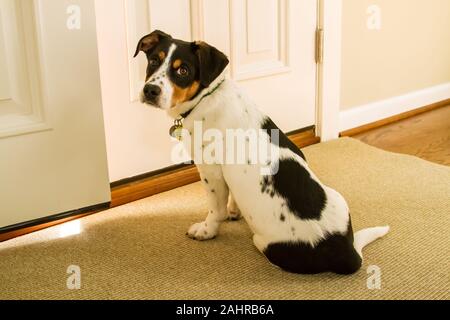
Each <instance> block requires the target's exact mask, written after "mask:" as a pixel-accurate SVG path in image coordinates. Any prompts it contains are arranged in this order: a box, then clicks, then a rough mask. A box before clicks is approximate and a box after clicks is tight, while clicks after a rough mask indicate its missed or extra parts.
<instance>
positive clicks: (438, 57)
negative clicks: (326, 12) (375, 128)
mask: <svg viewBox="0 0 450 320" xmlns="http://www.w3.org/2000/svg"><path fill="white" fill-rule="evenodd" d="M342 3H343V12H342V14H343V16H342V21H343V27H342V84H341V85H342V91H341V110H348V109H350V108H353V107H357V106H361V105H366V104H368V103H372V102H375V101H379V100H384V99H388V98H391V97H394V96H399V95H404V94H407V93H409V92H413V91H417V90H420V89H424V88H428V87H432V86H436V85H439V84H442V83H447V82H450V0H343V1H342ZM370 5H378V6H379V7H380V8H381V19H382V20H381V29H380V30H369V29H368V27H367V20H368V17H369V14H368V13H367V9H368V7H369V6H370Z"/></svg>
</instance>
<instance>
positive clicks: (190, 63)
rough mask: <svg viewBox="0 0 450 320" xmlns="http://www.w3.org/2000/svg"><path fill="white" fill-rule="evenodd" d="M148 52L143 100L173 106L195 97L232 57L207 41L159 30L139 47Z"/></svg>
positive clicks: (138, 51) (141, 42)
mask: <svg viewBox="0 0 450 320" xmlns="http://www.w3.org/2000/svg"><path fill="white" fill-rule="evenodd" d="M141 51H143V52H145V54H146V55H147V60H148V66H147V76H146V79H145V86H144V89H143V90H142V92H141V102H143V103H146V104H149V105H151V106H154V107H157V108H161V109H165V110H169V109H171V108H173V107H175V106H177V105H178V104H180V103H183V102H186V101H189V100H192V99H194V98H195V97H196V96H197V95H198V94H199V93H200V92H201V91H202V90H203V89H205V88H207V87H209V85H210V84H211V83H212V82H213V81H214V80H215V79H216V78H217V77H218V76H219V75H220V74H221V73H222V72H223V70H224V69H225V68H226V66H227V65H228V63H229V61H228V58H227V57H226V56H225V54H223V53H222V52H220V51H219V50H217V49H216V48H214V47H212V46H210V45H208V44H206V43H204V42H185V41H182V40H177V39H173V38H172V37H171V36H170V35H168V34H166V33H164V32H162V31H159V30H156V31H154V32H152V33H150V34H149V35H146V36H145V37H143V38H142V39H141V40H140V41H139V43H138V45H137V49H136V54H135V57H136V56H137V55H138V54H139V53H140V52H141Z"/></svg>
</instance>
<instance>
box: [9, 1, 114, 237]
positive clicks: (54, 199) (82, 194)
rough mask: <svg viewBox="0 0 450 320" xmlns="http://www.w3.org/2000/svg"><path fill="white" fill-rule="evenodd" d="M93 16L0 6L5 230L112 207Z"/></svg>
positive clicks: (38, 6) (62, 5) (89, 5)
mask: <svg viewBox="0 0 450 320" xmlns="http://www.w3.org/2000/svg"><path fill="white" fill-rule="evenodd" d="M69 5H76V6H79V8H80V12H81V13H82V15H81V28H80V29H77V30H69V29H68V28H67V27H66V22H67V19H68V17H69V16H68V15H67V14H66V12H67V8H68V7H69ZM93 9H94V4H93V2H92V1H90V0H78V1H53V0H40V1H38V0H34V1H30V0H2V1H1V2H0V11H1V15H0V16H1V30H2V31H3V37H0V40H2V44H1V45H0V49H2V48H3V50H4V51H3V54H1V53H0V58H1V59H4V62H3V64H0V67H2V68H6V69H7V72H4V73H2V74H0V77H1V80H0V84H2V85H1V87H2V89H3V90H5V89H4V88H6V86H5V85H4V83H6V84H8V87H7V88H8V91H4V92H7V93H8V94H7V95H3V97H2V98H0V228H1V227H5V226H9V225H13V224H16V223H22V222H26V221H29V220H34V219H38V218H42V217H47V216H50V215H53V214H59V213H63V212H67V211H71V210H76V209H80V208H84V207H88V206H92V205H96V204H100V203H105V202H108V201H110V190H109V179H108V173H107V162H106V148H105V139H104V128H103V117H102V107H101V91H100V77H99V73H98V58H97V47H96V32H95V16H94V14H93V12H94V10H93ZM5 61H6V63H5Z"/></svg>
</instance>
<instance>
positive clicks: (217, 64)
mask: <svg viewBox="0 0 450 320" xmlns="http://www.w3.org/2000/svg"><path fill="white" fill-rule="evenodd" d="M192 46H193V48H194V51H195V54H196V55H197V57H198V61H199V69H200V83H201V84H202V86H204V87H205V88H207V87H209V85H210V84H211V83H212V82H213V81H214V80H215V79H216V78H217V77H218V76H219V75H220V74H221V73H222V71H223V70H225V68H226V67H227V65H228V63H229V62H230V61H229V60H228V58H227V56H226V55H225V54H223V53H222V52H220V51H219V50H217V49H216V48H214V47H213V46H210V45H209V44H207V43H205V42H202V41H199V42H193V43H192Z"/></svg>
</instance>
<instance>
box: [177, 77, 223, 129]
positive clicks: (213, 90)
mask: <svg viewBox="0 0 450 320" xmlns="http://www.w3.org/2000/svg"><path fill="white" fill-rule="evenodd" d="M224 81H225V79H222V81H220V82H219V83H218V84H217V86H215V87H214V88H213V89H212V90H211V91H209V92H207V93H206V94H204V95H203V96H202V97H201V98H200V100H199V101H198V102H197V103H196V104H195V105H194V106H193V107H192V108H191V109H189V110H188V111H186V112H184V113H181V114H180V118H178V119H177V120H184V119H186V118H187V117H189V115H190V114H191V113H192V111H194V109H195V108H197V106H198V105H199V104H200V103H201V102H202V101H203V99H205V98H206V97H208V96H210V95H212V94H213V93H214V92H216V91H217V89H219V88H220V86H221V85H222V84H223V83H224Z"/></svg>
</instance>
